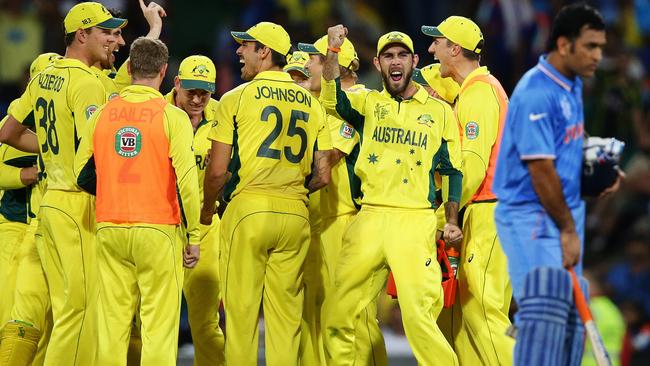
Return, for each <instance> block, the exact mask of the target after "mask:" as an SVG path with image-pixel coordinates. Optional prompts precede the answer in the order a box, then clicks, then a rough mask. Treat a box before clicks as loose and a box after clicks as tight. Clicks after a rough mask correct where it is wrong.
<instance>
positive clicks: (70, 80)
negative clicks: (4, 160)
mask: <svg viewBox="0 0 650 366" xmlns="http://www.w3.org/2000/svg"><path fill="white" fill-rule="evenodd" d="M26 95H27V97H26ZM26 98H27V99H28V101H29V105H27V104H26V102H27V101H26V100H25V99H26ZM105 98H106V96H105V92H104V88H103V86H102V84H101V82H100V81H99V80H98V79H97V76H95V75H94V74H93V73H92V71H91V70H90V68H88V67H87V66H86V65H84V64H83V63H82V62H81V61H79V60H75V59H61V60H56V61H55V62H54V63H53V64H52V66H50V67H48V68H46V69H45V70H43V71H42V72H41V73H39V74H38V75H36V76H35V77H34V78H33V79H32V80H31V82H30V84H29V86H28V88H27V91H26V92H25V95H23V96H22V97H21V100H20V103H19V104H20V106H19V107H17V108H20V109H22V110H25V109H26V108H31V109H32V110H33V111H34V118H35V124H36V134H37V136H38V143H39V145H40V151H41V155H42V157H43V162H44V165H45V168H46V170H47V174H48V189H55V190H63V191H78V190H79V189H78V188H77V186H76V184H75V181H76V179H75V176H74V172H73V166H74V156H75V153H76V150H77V147H78V145H79V139H80V137H81V135H82V133H83V128H85V126H86V124H85V122H86V121H87V119H88V118H90V115H91V114H92V113H93V112H94V111H95V110H96V109H97V107H98V106H99V105H101V104H103V102H104V101H105ZM10 112H11V111H10ZM19 113H21V112H19ZM22 113H24V112H22Z"/></svg>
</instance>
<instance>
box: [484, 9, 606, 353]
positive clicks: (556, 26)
mask: <svg viewBox="0 0 650 366" xmlns="http://www.w3.org/2000/svg"><path fill="white" fill-rule="evenodd" d="M605 41H606V40H605V24H604V22H603V20H602V17H601V16H600V14H599V13H598V12H597V11H596V10H595V9H593V8H591V7H589V6H587V5H585V4H574V5H569V6H566V7H564V8H562V9H561V10H560V12H559V13H558V14H557V16H556V18H555V20H554V23H553V27H552V32H551V37H550V39H549V44H548V50H549V52H548V54H545V55H542V56H541V57H540V59H539V62H538V64H537V65H536V66H535V67H533V68H532V69H531V70H529V71H528V72H527V73H526V74H525V75H524V76H523V77H522V79H521V80H520V81H519V83H518V84H517V87H516V88H515V91H514V93H513V95H512V98H511V99H510V107H509V110H508V116H507V119H506V124H505V128H504V131H503V140H502V142H501V151H500V154H499V158H498V162H497V169H496V174H495V178H494V192H495V193H496V195H497V197H498V200H499V203H498V205H497V208H496V210H495V220H496V224H497V231H498V234H499V238H500V239H501V243H502V246H503V250H504V251H505V253H506V256H507V257H508V271H509V273H510V278H511V280H512V287H513V293H514V296H515V300H516V301H517V303H518V305H519V312H518V314H517V316H516V318H515V324H516V326H517V338H516V339H517V341H516V345H515V355H514V358H515V359H514V361H515V365H577V364H579V363H580V360H581V357H582V351H583V344H584V329H583V327H582V324H581V323H580V319H579V317H578V315H577V312H576V310H575V306H574V305H573V295H572V286H571V280H570V277H569V273H568V271H566V270H565V269H568V268H570V267H575V269H576V271H577V272H578V273H580V272H581V257H582V256H581V253H582V247H583V245H582V243H583V238H584V218H585V206H584V202H583V201H582V199H581V197H580V175H581V168H582V144H583V135H584V113H583V103H582V81H581V78H585V77H591V76H593V75H594V72H595V71H596V67H597V66H598V63H599V62H600V60H601V59H602V49H603V47H604V45H605ZM616 185H617V184H615V186H616ZM583 285H586V281H583Z"/></svg>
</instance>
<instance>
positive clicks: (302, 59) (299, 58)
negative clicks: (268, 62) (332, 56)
mask: <svg viewBox="0 0 650 366" xmlns="http://www.w3.org/2000/svg"><path fill="white" fill-rule="evenodd" d="M307 61H309V54H308V53H307V52H302V51H296V52H294V53H292V54H291V55H289V56H287V66H285V67H284V68H283V69H282V71H284V72H289V71H298V72H300V73H301V74H303V75H305V76H306V77H310V76H311V74H310V73H309V71H308V70H307V69H305V65H306V64H307Z"/></svg>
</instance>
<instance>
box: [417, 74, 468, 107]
mask: <svg viewBox="0 0 650 366" xmlns="http://www.w3.org/2000/svg"><path fill="white" fill-rule="evenodd" d="M413 81H415V82H416V83H418V84H421V85H428V86H430V87H431V89H433V90H435V91H436V93H438V95H440V96H441V97H442V98H443V99H444V100H446V101H447V102H448V103H449V104H452V103H453V102H454V100H456V97H457V96H458V93H459V92H460V85H458V83H457V82H455V81H454V79H452V78H449V77H447V78H443V77H442V76H441V75H440V64H431V65H427V66H425V67H423V68H421V69H415V70H413Z"/></svg>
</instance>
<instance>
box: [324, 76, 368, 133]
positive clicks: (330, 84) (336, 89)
mask: <svg viewBox="0 0 650 366" xmlns="http://www.w3.org/2000/svg"><path fill="white" fill-rule="evenodd" d="M368 93H369V91H368V90H367V89H361V90H358V91H354V92H346V91H343V89H341V80H340V79H338V78H337V79H335V80H325V79H324V78H322V77H321V93H320V98H319V99H320V102H321V104H322V105H323V107H325V110H326V112H327V113H329V114H332V115H334V116H336V117H339V118H341V119H343V120H345V121H347V122H349V123H350V124H351V125H352V126H354V127H355V128H357V129H362V128H363V123H364V120H365V117H364V114H363V111H364V108H365V103H366V97H367V95H368Z"/></svg>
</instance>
